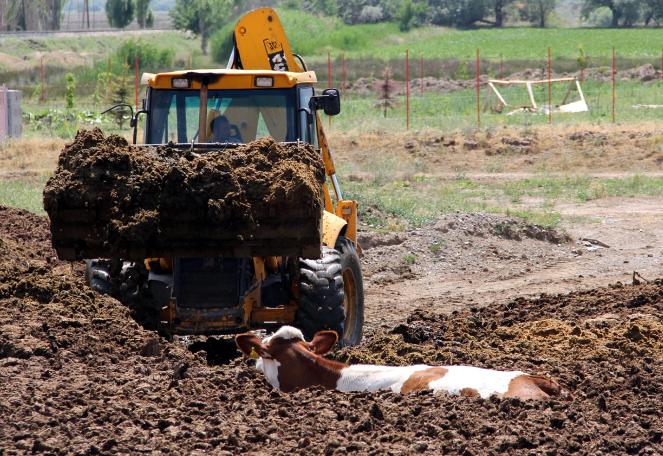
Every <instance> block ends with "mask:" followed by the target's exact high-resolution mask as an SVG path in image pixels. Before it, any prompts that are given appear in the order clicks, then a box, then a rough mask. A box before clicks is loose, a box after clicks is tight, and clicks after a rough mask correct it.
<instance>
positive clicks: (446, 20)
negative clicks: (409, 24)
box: [428, 0, 488, 27]
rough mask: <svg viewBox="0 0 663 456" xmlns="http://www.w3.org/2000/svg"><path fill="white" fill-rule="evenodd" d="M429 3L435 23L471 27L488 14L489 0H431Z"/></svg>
mask: <svg viewBox="0 0 663 456" xmlns="http://www.w3.org/2000/svg"><path fill="white" fill-rule="evenodd" d="M428 4H429V8H428V11H429V19H430V22H431V23H433V24H435V25H451V26H457V27H469V26H471V25H474V24H475V23H476V22H479V21H482V20H483V19H484V18H485V17H486V16H487V15H488V0H429V2H428Z"/></svg>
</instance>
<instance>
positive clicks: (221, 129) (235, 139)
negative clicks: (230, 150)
mask: <svg viewBox="0 0 663 456" xmlns="http://www.w3.org/2000/svg"><path fill="white" fill-rule="evenodd" d="M212 141H214V142H218V143H234V144H237V143H243V142H244V141H242V138H241V136H240V134H239V131H237V127H235V126H234V125H231V124H230V121H229V120H228V118H227V117H226V116H217V117H216V118H214V120H212Z"/></svg>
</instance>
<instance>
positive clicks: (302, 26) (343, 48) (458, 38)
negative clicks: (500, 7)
mask: <svg viewBox="0 0 663 456" xmlns="http://www.w3.org/2000/svg"><path fill="white" fill-rule="evenodd" d="M279 15H280V16H281V19H282V21H283V24H284V27H285V29H286V33H287V34H288V39H289V40H290V41H291V44H292V47H293V49H294V50H295V52H298V53H300V54H302V55H303V56H305V57H326V53H327V52H328V51H330V52H332V54H334V55H335V56H338V55H339V54H341V53H344V54H346V56H347V57H349V58H375V59H383V60H388V59H394V58H398V59H400V58H403V56H404V54H405V50H406V49H409V50H410V53H411V55H413V56H417V57H418V56H424V57H425V58H427V59H471V58H474V56H475V55H476V50H477V48H480V49H481V55H482V58H484V59H487V60H499V59H504V60H538V61H541V62H542V64H543V62H544V60H545V57H546V55H547V48H548V47H551V48H552V54H553V58H554V59H557V58H570V59H575V58H576V57H577V56H578V46H579V45H581V46H582V47H583V48H584V50H585V54H586V55H587V56H588V57H589V58H590V59H591V60H592V61H594V62H597V63H599V64H607V62H608V61H609V56H610V54H611V52H612V47H613V46H614V47H615V48H616V50H617V54H618V56H619V57H629V58H658V57H660V53H661V45H660V43H661V41H662V40H663V29H657V28H646V29H597V28H577V29H569V28H548V29H539V28H530V27H517V28H509V27H507V28H502V29H492V28H480V29H474V30H455V29H449V28H444V27H423V28H419V29H413V30H411V31H409V32H405V33H403V32H400V31H399V30H398V26H397V25H396V24H390V23H381V24H361V25H346V24H344V23H343V22H342V21H341V20H339V19H337V18H328V17H319V16H313V15H310V14H307V13H303V12H299V11H283V10H279Z"/></svg>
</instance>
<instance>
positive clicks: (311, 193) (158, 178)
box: [44, 129, 324, 260]
mask: <svg viewBox="0 0 663 456" xmlns="http://www.w3.org/2000/svg"><path fill="white" fill-rule="evenodd" d="M323 182H324V169H323V165H322V158H321V156H320V154H319V153H318V152H317V151H315V150H314V149H313V148H312V147H310V146H309V145H306V144H303V143H296V144H282V143H277V142H275V141H274V140H273V139H271V138H263V139H259V140H257V141H254V142H252V143H249V144H245V145H240V146H237V147H227V148H225V149H218V150H197V151H192V150H190V149H186V150H182V149H177V148H175V147H173V146H170V145H165V146H159V147H145V146H143V147H138V146H131V145H129V144H127V142H126V141H125V140H124V139H123V138H121V137H119V136H114V135H111V136H108V137H105V136H104V135H103V133H102V132H101V130H99V129H95V130H90V131H81V132H79V133H78V134H77V136H76V139H75V140H74V142H73V143H72V144H69V145H67V146H66V147H65V149H64V151H63V152H62V154H61V155H60V159H59V161H58V168H57V171H56V173H55V175H54V176H53V177H52V178H51V179H50V180H49V181H48V183H47V185H46V188H45V189H44V208H45V209H46V211H47V212H48V214H49V217H50V219H51V231H52V235H53V242H54V247H55V248H56V250H57V252H58V255H59V256H60V258H63V259H81V258H94V257H122V258H125V259H137V260H140V259H141V258H146V257H150V256H176V255H177V254H180V255H184V256H196V255H197V256H205V255H208V256H210V255H214V254H216V255H220V254H225V255H232V254H235V253H237V252H238V251H239V250H240V249H244V252H243V253H244V254H245V256H251V254H257V253H262V254H267V255H272V254H277V252H276V251H277V250H284V251H283V252H281V253H283V254H285V253H287V251H292V252H290V253H296V252H299V253H302V251H303V250H307V249H308V250H315V248H317V249H318V251H319V239H320V235H319V232H320V231H319V230H320V220H321V211H322V206H323V202H322V197H321V192H320V188H321V185H322V183H323ZM314 240H315V241H314ZM314 245H315V246H316V247H315V248H314V247H313V246H314Z"/></svg>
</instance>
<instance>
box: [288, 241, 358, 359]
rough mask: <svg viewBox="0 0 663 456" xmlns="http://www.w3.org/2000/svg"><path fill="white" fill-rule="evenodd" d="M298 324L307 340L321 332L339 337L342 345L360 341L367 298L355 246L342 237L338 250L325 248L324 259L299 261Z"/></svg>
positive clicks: (323, 250) (323, 251)
mask: <svg viewBox="0 0 663 456" xmlns="http://www.w3.org/2000/svg"><path fill="white" fill-rule="evenodd" d="M299 266H300V275H299V276H300V282H299V310H298V312H297V325H298V326H299V328H301V330H302V331H303V332H304V336H305V337H306V338H307V339H310V338H311V337H313V335H314V334H315V333H316V332H317V331H320V330H322V329H331V330H334V331H336V332H337V333H338V334H339V337H340V339H339V345H341V346H347V345H356V344H358V343H359V342H360V341H361V336H362V328H363V323H364V299H363V298H364V296H363V285H362V278H361V269H360V267H359V258H358V257H357V252H356V251H355V249H354V245H353V244H352V243H351V242H350V241H348V240H347V239H345V238H342V237H341V238H339V240H338V242H337V243H336V249H330V248H329V247H325V246H323V247H322V258H320V259H317V260H306V259H300V262H299Z"/></svg>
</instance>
